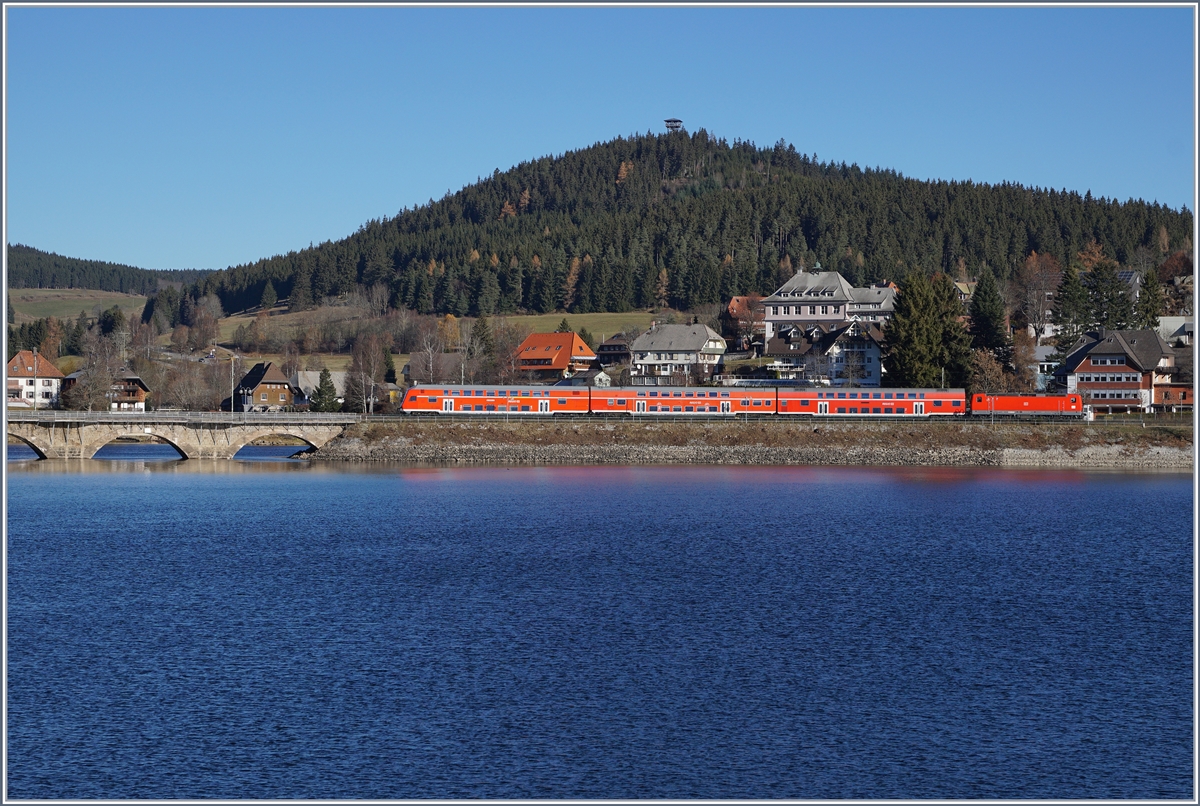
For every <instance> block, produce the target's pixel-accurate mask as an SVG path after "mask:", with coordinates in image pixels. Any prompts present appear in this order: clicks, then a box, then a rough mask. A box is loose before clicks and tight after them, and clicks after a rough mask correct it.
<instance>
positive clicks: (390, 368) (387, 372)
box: [383, 347, 396, 383]
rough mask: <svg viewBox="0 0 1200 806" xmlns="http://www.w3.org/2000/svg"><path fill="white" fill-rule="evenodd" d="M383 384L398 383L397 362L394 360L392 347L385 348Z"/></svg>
mask: <svg viewBox="0 0 1200 806" xmlns="http://www.w3.org/2000/svg"><path fill="white" fill-rule="evenodd" d="M383 382H384V383H395V382H396V361H395V359H393V358H392V348H391V347H385V348H384V350H383Z"/></svg>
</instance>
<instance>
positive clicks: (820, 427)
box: [312, 421, 1193, 470]
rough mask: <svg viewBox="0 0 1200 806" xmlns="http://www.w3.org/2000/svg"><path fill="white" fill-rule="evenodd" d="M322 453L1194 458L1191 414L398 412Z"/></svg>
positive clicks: (661, 460)
mask: <svg viewBox="0 0 1200 806" xmlns="http://www.w3.org/2000/svg"><path fill="white" fill-rule="evenodd" d="M312 458H313V459H314V460H321V461H352V462H364V461H366V462H375V461H386V462H403V463H407V464H436V465H557V464H564V465H582V464H606V465H638V464H712V465H895V466H929V467H934V466H958V467H1075V468H1145V469H1150V468H1163V469H1179V470H1188V469H1191V468H1192V463H1193V459H1192V429H1191V426H1190V424H1189V425H1148V426H1146V427H1144V428H1143V427H1141V426H1139V425H1136V424H1135V425H1107V424H1101V423H1093V424H1083V423H1080V424H1053V425H1050V424H1013V423H1002V424H988V423H971V422H966V423H964V422H955V423H938V422H897V423H858V424H851V423H811V422H809V423H794V422H786V423H778V422H741V421H735V422H709V423H702V422H696V423H686V422H685V423H678V422H671V423H666V422H657V423H655V422H651V423H647V422H645V421H638V422H628V421H627V422H617V423H614V422H582V421H569V422H515V423H513V422H509V423H504V422H478V421H448V422H442V421H434V422H430V421H423V422H408V421H400V422H390V423H377V424H372V425H370V426H356V427H352V428H350V429H348V430H347V432H346V433H345V434H344V435H343V436H341V437H339V438H338V439H335V440H334V441H333V442H331V443H329V444H328V445H326V446H325V447H323V448H321V449H320V450H319V451H316V452H315V453H314V454H312Z"/></svg>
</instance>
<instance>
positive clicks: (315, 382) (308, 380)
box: [291, 370, 346, 397]
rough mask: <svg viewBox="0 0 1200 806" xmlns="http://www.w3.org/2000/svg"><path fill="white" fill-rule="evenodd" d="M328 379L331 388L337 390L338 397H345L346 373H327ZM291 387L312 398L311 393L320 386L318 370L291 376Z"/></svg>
mask: <svg viewBox="0 0 1200 806" xmlns="http://www.w3.org/2000/svg"><path fill="white" fill-rule="evenodd" d="M329 377H330V379H332V380H333V388H334V389H336V390H337V396H338V397H345V395H346V373H345V372H334V371H333V370H330V371H329ZM291 384H292V386H294V387H296V388H297V389H299V390H300V391H301V392H303V393H304V396H305V397H312V396H313V392H315V391H317V387H318V386H320V385H321V372H320V370H317V371H313V370H301V371H300V372H296V373H294V374H293V375H292V378H291Z"/></svg>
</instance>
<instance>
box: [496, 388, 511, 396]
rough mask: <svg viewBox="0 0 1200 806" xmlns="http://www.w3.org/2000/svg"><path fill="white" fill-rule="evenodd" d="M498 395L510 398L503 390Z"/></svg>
mask: <svg viewBox="0 0 1200 806" xmlns="http://www.w3.org/2000/svg"><path fill="white" fill-rule="evenodd" d="M496 394H498V395H500V397H508V392H506V391H504V390H503V389H501V390H500V391H499V392H497V393H496Z"/></svg>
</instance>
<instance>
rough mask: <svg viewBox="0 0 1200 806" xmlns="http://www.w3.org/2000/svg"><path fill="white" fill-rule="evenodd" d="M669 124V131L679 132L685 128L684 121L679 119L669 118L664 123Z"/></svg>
mask: <svg viewBox="0 0 1200 806" xmlns="http://www.w3.org/2000/svg"><path fill="white" fill-rule="evenodd" d="M663 122H664V123H666V124H667V131H670V132H677V131H679V130H680V129H682V128H683V121H682V120H680V119H679V118H667V119H666V120H664V121H663Z"/></svg>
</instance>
